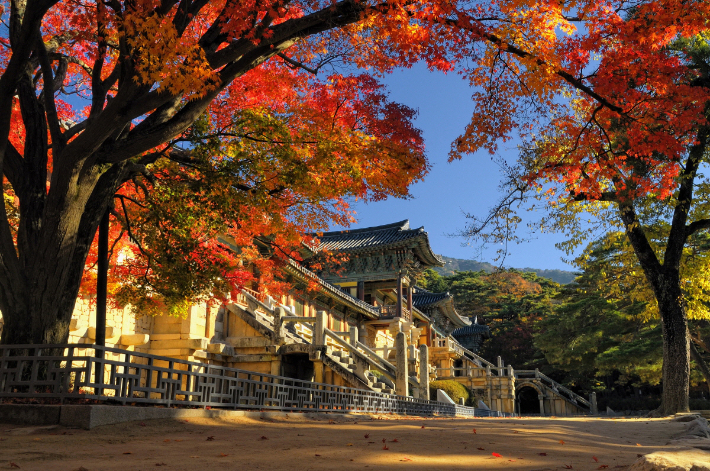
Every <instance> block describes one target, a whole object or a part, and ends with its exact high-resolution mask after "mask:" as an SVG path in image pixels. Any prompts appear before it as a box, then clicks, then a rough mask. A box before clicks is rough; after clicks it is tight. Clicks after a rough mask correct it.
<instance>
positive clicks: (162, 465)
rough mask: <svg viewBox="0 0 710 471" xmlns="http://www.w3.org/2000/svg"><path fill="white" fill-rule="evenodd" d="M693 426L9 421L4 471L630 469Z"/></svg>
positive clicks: (3, 429) (539, 421)
mask: <svg viewBox="0 0 710 471" xmlns="http://www.w3.org/2000/svg"><path fill="white" fill-rule="evenodd" d="M684 428H685V424H683V423H680V422H671V421H669V420H665V419H587V418H516V419H498V418H490V419H422V418H418V419H413V418H391V417H376V418H373V417H370V416H359V417H352V416H350V417H348V416H346V417H343V416H337V415H334V416H333V418H332V419H327V418H326V419H322V420H308V419H304V418H303V417H299V414H292V415H290V416H289V417H288V418H283V419H249V418H233V419H228V420H221V419H220V420H218V419H190V420H189V421H185V420H181V421H170V420H154V421H146V422H129V423H124V424H119V425H109V426H104V427H98V428H96V429H94V430H90V431H88V430H76V429H67V428H63V427H49V428H47V427H45V428H37V427H29V428H28V427H21V426H14V425H8V424H0V469H23V470H42V471H45V470H50V471H55V470H56V471H75V470H79V471H97V470H121V471H128V470H130V471H133V470H143V471H145V470H157V469H159V470H181V471H182V470H184V471H188V470H194V471H206V470H210V471H211V470H252V469H263V470H311V469H313V470H316V469H328V470H330V469H338V470H340V469H342V470H349V469H368V470H370V469H380V470H390V469H392V470H399V469H403V470H404V469H407V470H424V469H431V470H458V469H480V470H488V469H490V470H498V469H505V470H526V471H530V470H540V471H542V470H558V469H575V470H596V469H610V470H611V469H626V468H627V467H628V466H630V465H631V464H632V463H633V462H634V461H636V459H637V457H638V456H640V455H642V454H646V453H651V452H654V451H661V450H668V449H672V448H673V447H672V446H669V445H666V444H667V443H668V441H669V439H670V438H671V437H673V436H674V435H677V434H679V433H681V432H682V431H683V430H684Z"/></svg>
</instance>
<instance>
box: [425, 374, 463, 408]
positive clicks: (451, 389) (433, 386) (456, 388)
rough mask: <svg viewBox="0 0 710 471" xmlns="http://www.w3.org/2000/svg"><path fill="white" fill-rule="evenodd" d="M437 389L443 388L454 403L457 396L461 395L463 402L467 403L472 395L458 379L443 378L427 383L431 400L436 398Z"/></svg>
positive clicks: (456, 400) (457, 398)
mask: <svg viewBox="0 0 710 471" xmlns="http://www.w3.org/2000/svg"><path fill="white" fill-rule="evenodd" d="M437 389H441V390H443V391H444V392H445V393H446V394H448V395H449V397H450V398H451V399H453V401H454V402H455V403H456V404H458V403H459V398H461V397H462V398H463V400H464V403H466V404H468V403H469V400H470V398H471V397H472V395H471V391H469V390H468V388H467V387H466V386H464V385H463V384H461V383H459V382H458V381H454V380H453V379H443V380H439V381H432V382H431V383H429V390H430V392H431V394H430V397H431V398H432V399H433V400H436V390H437Z"/></svg>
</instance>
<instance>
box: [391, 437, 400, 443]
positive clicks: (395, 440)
mask: <svg viewBox="0 0 710 471" xmlns="http://www.w3.org/2000/svg"><path fill="white" fill-rule="evenodd" d="M390 441H391V442H394V443H399V440H397V439H396V438H395V439H394V440H390Z"/></svg>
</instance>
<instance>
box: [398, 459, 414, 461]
mask: <svg viewBox="0 0 710 471" xmlns="http://www.w3.org/2000/svg"><path fill="white" fill-rule="evenodd" d="M399 461H412V459H411V458H402V459H401V460H399Z"/></svg>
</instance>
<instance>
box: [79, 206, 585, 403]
mask: <svg viewBox="0 0 710 471" xmlns="http://www.w3.org/2000/svg"><path fill="white" fill-rule="evenodd" d="M319 239H320V247H318V248H315V249H314V250H313V252H314V253H317V252H319V251H321V250H327V251H329V252H330V253H336V254H344V255H347V262H345V263H344V264H343V265H341V266H340V267H339V269H337V270H335V269H334V270H332V271H328V270H323V271H319V272H317V273H315V272H313V271H311V270H310V269H309V264H308V259H306V260H305V261H304V262H303V263H296V262H291V263H290V264H289V265H287V266H285V267H284V268H283V272H284V273H283V278H284V279H285V280H286V281H288V283H289V284H290V285H291V286H292V290H291V292H290V293H289V294H288V295H284V296H281V297H280V298H279V299H274V298H273V297H271V296H270V295H269V294H268V293H264V292H258V291H254V290H252V289H247V288H245V289H244V290H243V291H242V292H241V293H240V294H239V295H238V296H237V297H236V299H232V300H231V302H230V303H228V304H224V305H222V306H221V307H220V308H218V309H217V308H210V307H209V306H208V305H206V304H201V305H194V306H192V307H191V308H190V310H189V313H188V315H187V316H186V317H185V318H176V317H170V316H156V317H150V316H139V317H136V316H134V315H133V313H131V311H130V307H128V308H126V309H123V310H109V313H108V317H107V328H106V345H107V346H115V347H117V348H122V349H128V350H135V351H139V352H144V353H150V354H153V355H162V356H166V357H172V358H176V359H182V360H191V361H198V362H201V363H209V364H214V365H223V366H229V367H233V368H239V369H241V370H247V371H253V372H257V373H268V374H273V375H279V376H285V377H289V378H295V379H302V380H308V381H315V382H318V383H327V384H332V385H339V386H348V387H353V388H358V389H365V390H371V391H376V392H385V393H393V394H398V395H411V396H414V397H420V398H427V399H429V397H430V392H429V383H430V381H432V380H435V379H451V380H455V381H458V382H460V383H462V384H464V385H465V386H466V387H468V388H469V390H471V391H472V392H473V395H474V396H475V398H476V400H477V401H478V400H481V401H483V402H484V403H485V404H486V405H487V406H489V407H490V408H491V409H493V410H498V411H501V412H509V413H510V412H516V411H517V410H519V407H516V388H517V389H519V388H520V387H528V388H532V389H534V390H535V391H537V393H538V397H539V398H540V399H539V400H540V412H541V413H543V414H553V415H570V414H578V413H582V412H585V410H584V407H583V406H582V405H580V404H578V403H577V402H576V400H575V399H574V398H573V399H572V400H570V399H569V398H566V397H563V396H561V395H560V394H559V389H558V388H557V387H558V386H559V385H557V386H555V384H556V383H554V384H543V383H544V382H545V381H544V379H541V376H540V374H539V373H538V372H533V373H535V374H534V375H533V376H530V375H527V377H526V376H525V375H522V376H521V375H519V374H517V373H516V372H515V370H514V369H513V367H512V366H509V365H508V366H506V365H504V364H503V362H502V361H501V359H500V358H498V359H497V362H496V363H492V362H489V361H487V360H485V359H483V358H481V357H480V356H479V355H478V353H477V351H478V348H479V347H480V346H481V344H482V342H483V341H485V340H486V339H487V338H490V331H489V329H488V327H487V326H485V325H479V324H478V323H477V322H476V321H475V320H474V321H473V322H472V321H471V319H470V318H469V317H468V316H466V315H465V314H464V313H460V312H458V311H457V310H456V307H455V301H454V298H453V296H452V295H451V294H449V293H432V292H429V291H427V290H425V289H422V288H419V287H417V286H416V280H417V277H418V276H419V275H420V274H421V273H422V272H423V271H424V270H426V269H427V268H431V267H439V266H443V264H444V262H443V260H442V258H441V257H439V256H438V255H436V254H435V253H434V252H433V251H432V248H431V246H430V244H429V238H428V236H427V233H426V232H425V231H424V229H423V228H418V229H412V228H411V227H410V225H409V221H406V220H405V221H400V222H396V223H392V224H387V225H383V226H376V227H368V228H363V229H355V230H349V231H339V232H328V233H324V234H322V236H320V238H319ZM314 282H315V284H316V286H317V289H316V290H315V291H314V290H313V289H309V290H307V289H305V288H306V286H307V285H308V286H311V287H312V286H313V285H314ZM94 326H95V323H94V316H93V307H91V306H90V305H89V303H87V302H83V301H81V300H80V301H79V302H77V308H76V310H75V313H74V317H73V319H72V322H71V333H70V339H69V340H70V342H72V343H85V344H92V343H94V341H95V340H94V339H95V338H96V329H95V327H94ZM400 332H401V333H403V334H404V335H398V334H399V333H400ZM396 339H400V340H396ZM401 339H404V340H403V341H402V340H401ZM398 342H400V343H398ZM402 342H403V343H402ZM527 373H530V372H527ZM542 376H544V375H542ZM548 379H549V378H548ZM560 387H561V386H560ZM587 412H588V411H587Z"/></svg>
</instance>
